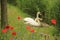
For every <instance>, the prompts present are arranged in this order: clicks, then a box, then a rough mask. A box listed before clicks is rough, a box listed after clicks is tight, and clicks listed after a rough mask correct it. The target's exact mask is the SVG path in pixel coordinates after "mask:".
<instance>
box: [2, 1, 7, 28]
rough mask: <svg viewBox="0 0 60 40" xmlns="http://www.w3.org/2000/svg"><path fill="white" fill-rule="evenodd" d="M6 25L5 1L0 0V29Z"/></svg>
mask: <svg viewBox="0 0 60 40" xmlns="http://www.w3.org/2000/svg"><path fill="white" fill-rule="evenodd" d="M6 25H7V0H1V28H4V27H5V26H6Z"/></svg>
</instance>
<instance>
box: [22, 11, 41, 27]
mask: <svg viewBox="0 0 60 40" xmlns="http://www.w3.org/2000/svg"><path fill="white" fill-rule="evenodd" d="M39 15H41V14H40V12H37V15H36V18H35V20H34V19H33V18H30V17H26V18H24V19H23V20H24V22H25V24H30V25H32V26H40V25H41V22H40V20H42V19H41V18H39Z"/></svg>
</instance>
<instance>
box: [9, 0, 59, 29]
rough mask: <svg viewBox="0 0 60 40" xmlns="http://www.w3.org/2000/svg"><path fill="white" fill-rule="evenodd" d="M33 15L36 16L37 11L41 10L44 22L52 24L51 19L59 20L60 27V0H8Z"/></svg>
mask: <svg viewBox="0 0 60 40" xmlns="http://www.w3.org/2000/svg"><path fill="white" fill-rule="evenodd" d="M8 2H9V3H11V4H14V5H16V6H17V7H19V8H20V9H21V10H23V11H24V12H26V13H28V14H30V15H31V16H36V13H37V11H41V13H42V14H44V15H43V18H44V20H43V21H44V22H46V23H49V24H51V22H50V20H51V19H53V18H55V19H56V20H57V28H58V27H60V26H59V24H60V21H59V20H60V0H8Z"/></svg>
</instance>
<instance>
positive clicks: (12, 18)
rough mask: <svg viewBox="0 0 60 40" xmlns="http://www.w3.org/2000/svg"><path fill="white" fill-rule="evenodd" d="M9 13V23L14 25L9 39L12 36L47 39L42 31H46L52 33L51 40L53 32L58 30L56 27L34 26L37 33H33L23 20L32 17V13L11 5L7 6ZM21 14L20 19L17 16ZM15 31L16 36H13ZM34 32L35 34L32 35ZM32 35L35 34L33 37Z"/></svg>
mask: <svg viewBox="0 0 60 40" xmlns="http://www.w3.org/2000/svg"><path fill="white" fill-rule="evenodd" d="M7 10H8V11H7V13H8V23H9V25H11V26H13V27H14V30H12V31H8V32H7V34H6V35H7V39H6V40H9V39H10V38H11V37H12V38H17V40H45V39H44V37H41V35H40V33H45V34H48V35H50V40H54V38H53V36H52V34H53V33H54V32H55V31H56V29H55V28H54V27H51V26H50V27H47V28H46V27H39V28H38V27H32V26H31V28H33V29H35V31H36V32H35V33H34V34H33V33H31V32H30V31H28V30H26V25H25V24H24V22H23V19H24V18H25V17H31V16H30V15H28V14H26V13H24V12H23V11H21V10H20V9H19V8H17V7H15V6H12V5H9V4H8V6H7ZM18 16H20V17H21V19H20V20H18V19H17V17H18ZM13 31H15V32H16V33H17V35H16V36H12V35H11V33H12V32H13ZM32 34H33V35H32ZM31 36H34V38H33V39H32V37H31Z"/></svg>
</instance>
